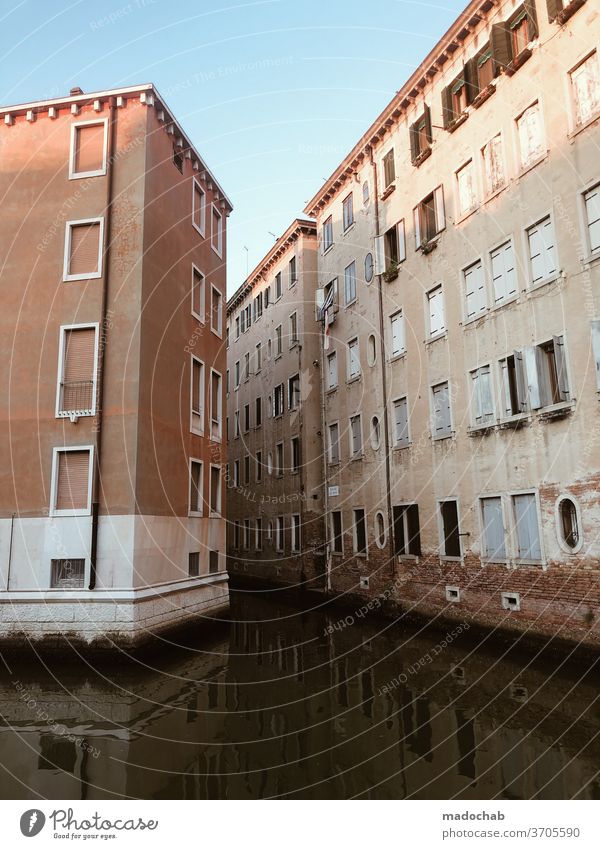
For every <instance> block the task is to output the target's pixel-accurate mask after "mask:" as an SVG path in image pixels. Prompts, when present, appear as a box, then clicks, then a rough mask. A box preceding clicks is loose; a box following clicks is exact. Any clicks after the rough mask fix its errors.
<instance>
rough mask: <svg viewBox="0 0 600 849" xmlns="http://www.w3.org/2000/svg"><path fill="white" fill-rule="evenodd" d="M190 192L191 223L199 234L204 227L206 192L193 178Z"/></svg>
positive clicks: (202, 234)
mask: <svg viewBox="0 0 600 849" xmlns="http://www.w3.org/2000/svg"><path fill="white" fill-rule="evenodd" d="M192 185H193V192H192V224H193V225H194V227H195V228H196V230H197V231H198V232H199V233H200V235H201V236H204V231H205V229H206V192H205V191H204V189H203V188H202V186H201V185H200V183H199V182H198V180H196V179H194V180H193V184H192Z"/></svg>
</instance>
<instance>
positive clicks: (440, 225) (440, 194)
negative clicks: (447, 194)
mask: <svg viewBox="0 0 600 849" xmlns="http://www.w3.org/2000/svg"><path fill="white" fill-rule="evenodd" d="M433 198H434V201H435V230H436V233H440V232H441V231H442V230H445V229H446V209H445V206H444V187H443V186H438V187H437V188H436V189H434V191H433Z"/></svg>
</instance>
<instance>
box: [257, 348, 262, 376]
mask: <svg viewBox="0 0 600 849" xmlns="http://www.w3.org/2000/svg"><path fill="white" fill-rule="evenodd" d="M261 368H262V343H261V342H257V343H256V374H258V373H259V371H260V370H261Z"/></svg>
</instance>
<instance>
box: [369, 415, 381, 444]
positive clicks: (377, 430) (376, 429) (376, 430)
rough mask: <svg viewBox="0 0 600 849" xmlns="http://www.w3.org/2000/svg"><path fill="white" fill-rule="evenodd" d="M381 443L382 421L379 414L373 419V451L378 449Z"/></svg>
mask: <svg viewBox="0 0 600 849" xmlns="http://www.w3.org/2000/svg"><path fill="white" fill-rule="evenodd" d="M380 445H381V422H380V421H379V417H378V416H373V418H372V419H371V447H372V448H373V451H377V449H378V448H379V446H380Z"/></svg>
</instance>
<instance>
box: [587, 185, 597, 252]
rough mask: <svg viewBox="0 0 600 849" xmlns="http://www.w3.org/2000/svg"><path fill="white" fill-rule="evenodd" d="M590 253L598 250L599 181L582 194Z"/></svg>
mask: <svg viewBox="0 0 600 849" xmlns="http://www.w3.org/2000/svg"><path fill="white" fill-rule="evenodd" d="M583 200H584V205H585V220H586V226H587V241H588V247H589V251H590V254H596V253H597V252H598V251H600V183H599V184H598V185H597V186H594V187H593V188H592V189H589V190H588V191H587V192H585V194H584V195H583Z"/></svg>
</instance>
